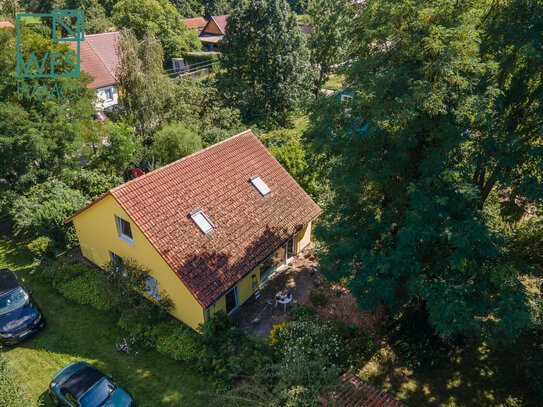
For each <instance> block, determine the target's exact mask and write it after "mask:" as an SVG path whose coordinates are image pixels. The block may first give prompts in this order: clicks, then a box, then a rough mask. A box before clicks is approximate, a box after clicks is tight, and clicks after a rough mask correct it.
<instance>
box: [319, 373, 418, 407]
mask: <svg viewBox="0 0 543 407" xmlns="http://www.w3.org/2000/svg"><path fill="white" fill-rule="evenodd" d="M342 379H343V381H344V382H345V383H346V384H347V386H346V387H345V388H344V389H343V390H342V391H341V393H340V394H339V397H340V400H341V401H340V404H336V405H339V406H342V407H407V406H406V405H405V404H404V403H402V402H400V401H398V400H396V399H395V398H394V397H392V396H389V395H388V394H386V393H385V392H384V391H382V390H380V389H379V388H377V387H375V386H374V385H373V384H371V383H370V382H367V381H365V380H364V379H362V378H360V377H358V376H355V375H353V374H351V373H345V374H344V375H343V378H342ZM321 404H323V403H321ZM324 404H326V403H324Z"/></svg>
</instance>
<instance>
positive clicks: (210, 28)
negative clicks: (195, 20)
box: [203, 20, 223, 35]
mask: <svg viewBox="0 0 543 407" xmlns="http://www.w3.org/2000/svg"><path fill="white" fill-rule="evenodd" d="M203 32H204V33H206V34H214V35H223V33H222V32H221V30H220V28H219V26H218V25H217V23H215V21H213V20H209V22H208V23H207V26H206V27H205V29H204V31H203Z"/></svg>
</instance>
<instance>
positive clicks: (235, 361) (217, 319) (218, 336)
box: [198, 311, 272, 385]
mask: <svg viewBox="0 0 543 407" xmlns="http://www.w3.org/2000/svg"><path fill="white" fill-rule="evenodd" d="M200 330H201V340H202V344H203V349H202V354H201V357H200V359H199V360H198V366H199V368H200V370H202V371H203V372H205V373H209V374H212V375H213V377H214V379H215V381H216V382H217V383H218V384H223V385H225V384H228V383H230V382H232V381H233V380H235V379H237V378H238V377H239V376H240V375H242V374H246V375H247V374H252V373H254V372H255V371H256V370H258V369H260V368H262V366H265V365H267V364H269V363H270V362H271V360H272V359H271V350H270V348H269V347H268V346H266V344H265V342H264V341H262V340H260V339H257V338H253V337H249V336H248V335H247V334H246V333H245V332H244V331H242V330H241V329H237V328H235V327H234V326H233V323H232V320H231V319H230V318H228V317H227V316H226V314H225V313H224V312H223V311H220V312H218V313H216V314H215V315H214V316H213V317H212V318H210V320H209V321H208V322H206V323H205V324H203V325H201V326H200Z"/></svg>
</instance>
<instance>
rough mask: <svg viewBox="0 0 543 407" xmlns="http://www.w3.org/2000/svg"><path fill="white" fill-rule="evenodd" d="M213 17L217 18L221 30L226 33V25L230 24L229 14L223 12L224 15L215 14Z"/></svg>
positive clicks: (216, 21)
mask: <svg viewBox="0 0 543 407" xmlns="http://www.w3.org/2000/svg"><path fill="white" fill-rule="evenodd" d="M211 18H212V19H213V20H215V23H216V24H217V26H218V27H219V30H221V31H222V33H223V34H226V26H227V24H228V14H223V15H222V16H213V17H211Z"/></svg>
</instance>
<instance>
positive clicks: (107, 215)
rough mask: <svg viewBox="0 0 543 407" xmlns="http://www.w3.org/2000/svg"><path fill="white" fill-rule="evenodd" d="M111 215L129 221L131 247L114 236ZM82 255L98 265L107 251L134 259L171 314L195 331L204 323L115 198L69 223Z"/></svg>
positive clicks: (105, 258) (199, 310) (196, 305)
mask: <svg viewBox="0 0 543 407" xmlns="http://www.w3.org/2000/svg"><path fill="white" fill-rule="evenodd" d="M115 215H117V216H120V217H121V218H123V219H125V220H127V221H129V222H130V226H131V230H132V236H133V240H134V245H133V246H132V245H131V244H130V243H127V242H126V241H124V240H122V239H120V238H119V236H118V232H117V224H116V220H115ZM73 223H74V226H75V229H76V231H77V236H78V238H79V243H80V245H81V251H82V252H83V256H85V257H86V258H87V259H89V260H91V261H92V262H93V263H95V264H97V265H98V266H103V265H104V264H106V263H107V262H109V261H110V254H109V252H110V251H112V252H113V253H115V254H117V255H119V256H121V257H122V258H123V259H129V258H131V259H134V260H135V261H136V262H137V263H138V264H140V265H141V266H143V267H145V268H147V269H149V270H150V275H151V276H152V277H154V278H155V279H156V280H157V282H158V288H159V290H160V291H161V292H162V291H164V292H166V293H167V295H168V296H169V297H170V299H171V300H172V301H173V303H174V309H173V310H172V311H171V313H172V315H173V316H175V317H176V318H178V319H180V320H181V321H183V322H184V323H186V324H187V325H189V326H190V327H192V328H194V329H197V328H198V325H199V324H201V323H203V322H204V310H203V309H202V306H201V305H200V304H199V303H198V301H196V299H195V298H194V296H193V295H192V294H191V293H190V291H189V290H188V289H187V288H186V287H185V285H184V284H183V282H182V281H181V280H180V279H179V277H178V276H177V275H176V274H175V273H174V271H173V270H172V269H171V268H170V267H169V266H168V264H167V263H166V262H165V261H164V259H163V258H162V257H161V256H160V254H159V253H158V252H157V251H156V250H155V248H154V247H153V246H152V245H151V243H149V241H148V240H147V238H146V237H145V236H144V235H143V234H142V233H141V232H140V230H139V229H138V228H137V227H136V225H135V224H134V222H132V220H131V219H130V218H129V216H128V215H127V214H126V212H125V211H124V210H123V209H122V207H121V206H120V205H119V204H118V203H117V201H116V200H115V198H113V197H112V196H108V197H107V198H105V199H104V200H102V201H100V202H99V203H97V204H96V205H94V206H92V207H90V208H89V209H88V210H87V211H85V212H83V213H82V214H80V215H79V216H77V217H76V218H74V220H73Z"/></svg>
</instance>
